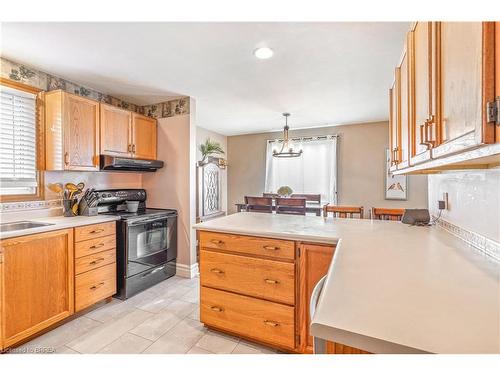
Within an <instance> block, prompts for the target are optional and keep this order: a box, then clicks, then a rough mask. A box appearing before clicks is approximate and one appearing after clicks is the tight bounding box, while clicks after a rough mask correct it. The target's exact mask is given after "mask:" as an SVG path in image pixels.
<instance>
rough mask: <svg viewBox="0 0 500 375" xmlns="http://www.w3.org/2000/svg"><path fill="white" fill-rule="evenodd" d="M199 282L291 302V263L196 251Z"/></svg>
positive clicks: (293, 287)
mask: <svg viewBox="0 0 500 375" xmlns="http://www.w3.org/2000/svg"><path fill="white" fill-rule="evenodd" d="M200 281H201V285H203V286H208V287H213V288H218V289H224V290H228V291H233V292H237V293H241V294H246V295H249V296H253V297H259V298H264V299H268V300H271V301H276V302H281V303H286V304H289V305H294V304H295V264H294V263H288V262H279V261H276V260H269V259H261V258H252V257H247V256H241V255H233V254H227V253H219V252H214V251H207V250H201V251H200Z"/></svg>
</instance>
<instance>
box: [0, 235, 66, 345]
mask: <svg viewBox="0 0 500 375" xmlns="http://www.w3.org/2000/svg"><path fill="white" fill-rule="evenodd" d="M1 249H2V252H3V277H2V280H1V281H2V285H3V294H2V302H1V305H2V307H3V309H2V321H3V330H4V331H3V338H4V340H3V341H4V346H5V347H6V348H7V347H9V346H11V345H13V344H15V343H17V342H19V341H21V340H23V339H25V338H27V337H29V336H31V335H33V334H35V333H37V332H39V331H41V330H43V329H45V328H47V327H49V326H51V325H52V324H54V323H56V322H58V321H60V320H62V319H64V318H66V317H68V316H70V315H71V314H72V313H73V311H74V272H73V229H68V230H59V231H54V232H46V233H41V234H35V235H30V236H24V237H17V238H12V239H6V240H2V242H1Z"/></svg>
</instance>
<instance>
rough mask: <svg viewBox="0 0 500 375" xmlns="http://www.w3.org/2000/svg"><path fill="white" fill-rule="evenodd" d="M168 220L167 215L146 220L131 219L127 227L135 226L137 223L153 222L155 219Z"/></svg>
mask: <svg viewBox="0 0 500 375" xmlns="http://www.w3.org/2000/svg"><path fill="white" fill-rule="evenodd" d="M164 220H168V217H167V216H165V217H155V218H154V219H146V220H139V221H133V222H131V223H127V225H128V226H129V227H135V226H137V225H143V224H148V223H154V222H155V221H164Z"/></svg>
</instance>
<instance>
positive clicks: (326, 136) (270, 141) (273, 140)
mask: <svg viewBox="0 0 500 375" xmlns="http://www.w3.org/2000/svg"><path fill="white" fill-rule="evenodd" d="M333 138H340V134H330V135H316V136H309V137H294V138H290V140H291V141H294V142H297V141H319V140H325V139H333ZM267 142H269V143H272V142H283V139H268V140H267Z"/></svg>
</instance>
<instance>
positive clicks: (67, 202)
mask: <svg viewBox="0 0 500 375" xmlns="http://www.w3.org/2000/svg"><path fill="white" fill-rule="evenodd" d="M76 202H77V201H76V199H63V215H64V216H66V217H71V216H76V213H75V212H74V211H73V206H74V205H75V204H76Z"/></svg>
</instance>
